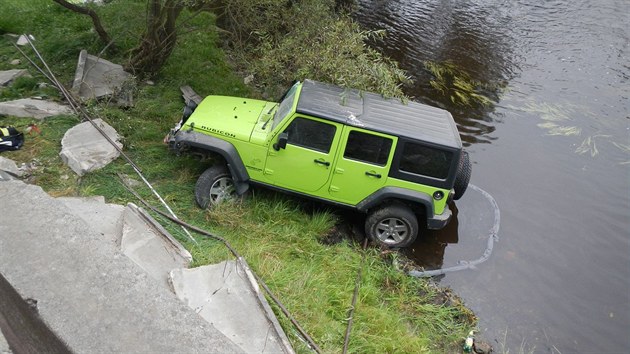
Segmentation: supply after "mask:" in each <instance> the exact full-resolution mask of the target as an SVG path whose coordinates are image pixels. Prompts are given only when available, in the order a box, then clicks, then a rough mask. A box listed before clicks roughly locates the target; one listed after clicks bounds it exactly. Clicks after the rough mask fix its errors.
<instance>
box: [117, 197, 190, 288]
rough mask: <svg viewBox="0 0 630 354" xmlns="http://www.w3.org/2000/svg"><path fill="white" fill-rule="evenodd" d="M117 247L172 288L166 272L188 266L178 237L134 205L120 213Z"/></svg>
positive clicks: (185, 254)
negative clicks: (120, 232) (175, 237)
mask: <svg viewBox="0 0 630 354" xmlns="http://www.w3.org/2000/svg"><path fill="white" fill-rule="evenodd" d="M120 249H121V250H122V252H123V254H125V255H126V256H127V257H129V259H131V260H132V261H134V262H135V263H136V264H137V265H139V266H140V268H142V269H144V270H145V271H146V272H147V273H148V274H149V275H150V276H151V277H153V278H154V279H155V280H157V281H158V282H159V284H160V285H162V286H163V287H164V288H165V289H169V290H171V286H170V283H169V272H170V271H171V270H172V269H175V268H188V265H189V264H190V262H191V261H192V256H191V255H190V253H189V252H188V251H187V250H186V249H184V248H183V247H182V246H181V245H180V244H179V242H177V240H175V239H174V238H173V236H171V235H170V234H169V233H168V232H167V231H166V230H164V229H163V228H162V226H159V224H158V223H157V222H156V221H155V220H153V218H151V216H149V215H148V214H146V212H144V211H143V210H141V209H140V208H138V207H137V206H136V205H135V204H133V203H129V204H127V207H126V208H125V210H124V212H123V227H122V238H121V241H120Z"/></svg>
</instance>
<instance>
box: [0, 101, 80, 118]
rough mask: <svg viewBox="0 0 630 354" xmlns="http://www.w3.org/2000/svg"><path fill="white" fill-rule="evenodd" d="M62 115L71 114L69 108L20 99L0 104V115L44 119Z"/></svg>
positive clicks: (51, 103)
mask: <svg viewBox="0 0 630 354" xmlns="http://www.w3.org/2000/svg"><path fill="white" fill-rule="evenodd" d="M62 114H66V115H69V114H73V112H72V110H71V109H70V107H68V106H66V105H62V104H59V103H56V102H52V101H45V100H38V99H35V98H21V99H19V100H14V101H6V102H0V115H5V116H15V117H25V118H36V119H44V118H48V117H52V116H58V115H62Z"/></svg>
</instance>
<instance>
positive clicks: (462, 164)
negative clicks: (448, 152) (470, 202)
mask: <svg viewBox="0 0 630 354" xmlns="http://www.w3.org/2000/svg"><path fill="white" fill-rule="evenodd" d="M471 173H472V165H471V164H470V158H469V157H468V153H467V152H466V151H462V157H461V159H459V167H457V177H455V185H454V186H453V188H454V189H455V195H454V196H453V199H455V200H458V199H459V198H461V197H462V196H463V195H464V192H466V188H467V187H468V182H470V175H471Z"/></svg>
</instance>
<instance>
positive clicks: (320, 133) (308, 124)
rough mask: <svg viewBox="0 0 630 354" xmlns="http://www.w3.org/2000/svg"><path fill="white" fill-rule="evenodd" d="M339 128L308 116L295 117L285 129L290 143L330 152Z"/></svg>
mask: <svg viewBox="0 0 630 354" xmlns="http://www.w3.org/2000/svg"><path fill="white" fill-rule="evenodd" d="M336 131H337V128H336V127H335V126H334V125H332V124H327V123H322V122H319V121H316V120H311V119H306V118H300V117H298V118H295V119H294V120H293V122H291V124H289V127H288V128H287V129H286V130H285V132H286V133H288V134H289V140H288V143H289V144H292V145H297V146H301V147H305V148H309V149H313V150H317V151H321V152H325V153H328V152H329V151H330V146H331V145H332V142H333V139H334V138H335V132H336Z"/></svg>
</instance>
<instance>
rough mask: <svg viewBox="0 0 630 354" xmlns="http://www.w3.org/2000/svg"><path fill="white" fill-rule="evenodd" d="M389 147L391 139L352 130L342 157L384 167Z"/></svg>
mask: <svg viewBox="0 0 630 354" xmlns="http://www.w3.org/2000/svg"><path fill="white" fill-rule="evenodd" d="M391 147H392V139H388V138H385V137H382V136H378V135H373V134H367V133H362V132H360V131H356V130H353V131H351V132H350V134H348V143H347V144H346V151H345V152H344V154H343V157H345V158H347V159H352V160H358V161H363V162H367V163H372V164H376V165H380V166H384V165H385V164H386V163H387V158H388V157H389V151H390V150H391Z"/></svg>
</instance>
